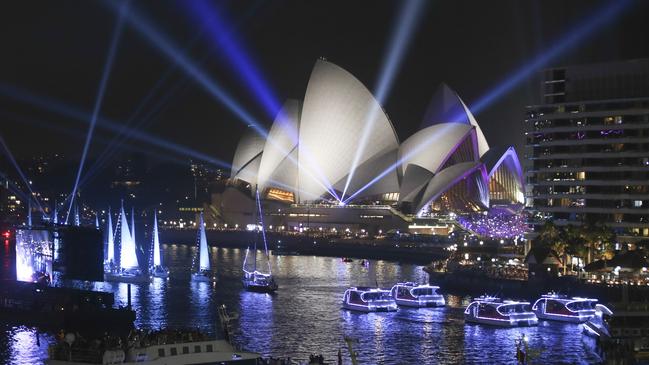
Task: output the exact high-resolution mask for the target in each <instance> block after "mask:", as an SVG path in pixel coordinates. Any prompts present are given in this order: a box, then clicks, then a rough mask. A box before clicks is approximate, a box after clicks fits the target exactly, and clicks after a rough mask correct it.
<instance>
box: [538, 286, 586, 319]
mask: <svg viewBox="0 0 649 365" xmlns="http://www.w3.org/2000/svg"><path fill="white" fill-rule="evenodd" d="M596 304H597V299H589V298H579V297H573V298H569V297H567V296H565V295H559V294H554V293H550V294H546V295H543V296H541V298H540V299H538V300H537V301H536V302H534V305H533V306H532V311H534V313H535V314H536V316H537V317H538V318H539V319H546V320H553V321H561V322H571V323H583V322H586V321H587V320H588V319H590V318H591V317H592V316H594V315H595V305H596Z"/></svg>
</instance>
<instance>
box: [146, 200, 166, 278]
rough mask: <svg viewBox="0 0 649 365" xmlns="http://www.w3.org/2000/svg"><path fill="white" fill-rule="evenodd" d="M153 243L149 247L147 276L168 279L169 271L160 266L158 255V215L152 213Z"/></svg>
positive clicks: (160, 260)
mask: <svg viewBox="0 0 649 365" xmlns="http://www.w3.org/2000/svg"><path fill="white" fill-rule="evenodd" d="M152 236H153V243H152V245H151V247H152V248H151V257H150V265H149V275H151V276H152V277H155V278H162V279H169V270H168V269H167V268H166V267H164V266H163V265H162V255H161V254H160V239H159V237H158V214H157V212H155V211H154V212H153V234H152Z"/></svg>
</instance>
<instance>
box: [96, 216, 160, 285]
mask: <svg viewBox="0 0 649 365" xmlns="http://www.w3.org/2000/svg"><path fill="white" fill-rule="evenodd" d="M115 233H116V234H115V236H116V238H117V239H118V240H119V267H118V268H117V269H116V270H115V271H111V272H108V273H105V274H104V278H105V280H106V281H122V282H129V283H144V282H149V276H148V275H145V274H144V273H143V272H142V271H141V270H140V265H139V263H138V259H137V248H136V245H135V239H134V238H133V237H132V236H131V231H130V230H129V227H128V221H127V220H126V214H125V213H124V204H122V208H121V209H120V213H119V219H118V221H117V229H116V232H115Z"/></svg>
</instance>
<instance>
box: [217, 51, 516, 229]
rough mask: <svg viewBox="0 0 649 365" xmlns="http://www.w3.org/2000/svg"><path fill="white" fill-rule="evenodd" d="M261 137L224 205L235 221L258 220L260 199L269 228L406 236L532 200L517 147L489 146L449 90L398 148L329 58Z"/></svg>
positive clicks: (245, 141)
mask: <svg viewBox="0 0 649 365" xmlns="http://www.w3.org/2000/svg"><path fill="white" fill-rule="evenodd" d="M262 134H263V133H258V132H257V131H255V130H253V129H252V128H249V129H248V130H247V131H246V133H245V134H244V136H243V137H242V138H241V140H240V141H239V143H238V146H237V149H236V152H235V155H234V159H233V161H232V171H231V176H230V180H229V184H228V187H227V188H226V190H225V191H224V193H223V194H222V196H221V198H220V200H221V201H220V202H219V205H220V210H221V214H222V217H223V220H224V221H225V222H226V223H228V222H229V223H230V224H233V225H234V224H237V225H244V224H249V223H252V222H253V220H254V215H255V214H254V209H255V196H256V195H257V194H259V197H260V201H261V202H262V205H263V207H264V218H265V219H266V220H267V223H266V224H267V225H275V227H282V228H284V229H297V228H298V227H306V226H307V225H309V226H310V227H311V228H312V229H320V230H323V229H349V228H351V229H364V230H365V229H367V230H370V231H372V230H374V231H376V230H381V229H384V230H389V229H407V228H408V227H413V225H414V226H415V227H416V226H417V224H420V225H422V224H423V225H426V222H427V221H426V220H427V219H429V220H431V221H432V219H433V218H439V217H445V216H451V217H453V216H457V215H463V214H472V213H476V212H487V211H489V210H490V209H492V208H493V207H495V206H498V207H509V209H517V208H516V207H520V206H521V204H522V202H523V192H522V189H523V184H522V175H521V168H520V164H519V160H518V157H517V155H516V153H515V151H514V149H513V148H512V147H509V148H490V147H489V144H488V143H487V140H486V139H485V136H484V135H483V133H482V130H481V129H480V126H479V125H478V123H477V122H476V120H475V118H474V116H473V115H472V114H471V111H470V110H469V109H468V108H467V106H466V105H465V103H464V102H463V101H462V99H460V97H459V96H458V95H457V94H456V93H455V92H454V91H453V90H451V89H450V88H448V87H447V86H446V85H442V86H440V87H439V89H438V90H437V92H436V94H435V95H434V96H433V99H432V101H431V103H430V105H429V107H428V110H427V111H426V113H425V117H424V121H423V123H422V127H421V129H420V130H419V131H417V132H416V133H414V134H413V135H412V136H410V137H409V138H407V139H406V140H405V141H403V142H399V139H398V137H397V134H396V132H395V129H394V126H393V124H392V121H391V120H390V119H389V118H388V115H387V114H386V112H385V110H383V108H382V107H381V105H379V103H378V101H377V100H376V99H375V98H374V96H373V95H372V94H371V93H370V91H369V90H368V89H367V88H366V87H365V86H364V85H363V84H362V83H361V82H360V81H359V80H357V79H356V78H355V77H354V76H353V75H352V74H350V73H349V72H347V71H346V70H344V69H342V68H341V67H339V66H337V65H335V64H333V63H331V62H328V61H326V60H323V59H320V60H318V61H316V64H315V66H314V68H313V71H312V73H311V77H310V79H309V82H308V86H307V89H306V94H305V95H304V100H303V101H299V100H287V101H286V102H285V103H284V105H283V108H282V110H281V111H280V112H279V114H278V115H277V117H276V118H275V120H274V122H273V124H272V127H271V128H270V130H269V131H268V133H267V135H262ZM451 213H452V214H451ZM422 222H423V223H422ZM429 226H430V227H433V226H432V225H429ZM431 229H432V228H431Z"/></svg>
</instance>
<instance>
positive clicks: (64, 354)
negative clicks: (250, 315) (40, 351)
mask: <svg viewBox="0 0 649 365" xmlns="http://www.w3.org/2000/svg"><path fill="white" fill-rule="evenodd" d="M133 343H134V344H138V342H137V341H135V342H133ZM262 361H263V360H262V358H261V356H260V355H259V354H257V353H253V352H244V351H237V350H236V349H235V348H234V347H233V346H232V345H231V344H230V343H228V342H227V341H226V340H204V341H200V340H199V341H196V340H194V341H192V340H191V339H187V340H183V341H161V342H160V343H149V344H148V345H145V346H135V347H132V348H129V349H128V350H127V351H125V350H124V349H122V348H114V349H108V350H104V351H101V350H99V349H98V348H95V349H91V348H83V347H75V346H71V347H70V346H66V344H60V345H55V346H52V347H51V348H50V358H49V359H48V360H46V361H45V363H46V364H47V365H86V364H122V365H129V364H138V365H191V364H235V365H258V364H262V363H264V362H262Z"/></svg>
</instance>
